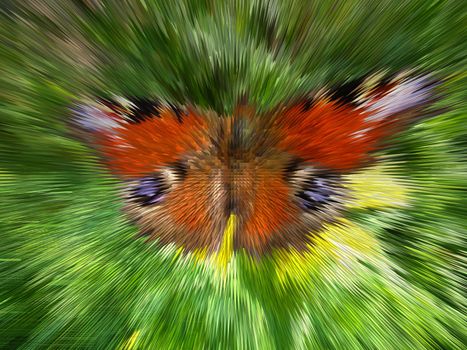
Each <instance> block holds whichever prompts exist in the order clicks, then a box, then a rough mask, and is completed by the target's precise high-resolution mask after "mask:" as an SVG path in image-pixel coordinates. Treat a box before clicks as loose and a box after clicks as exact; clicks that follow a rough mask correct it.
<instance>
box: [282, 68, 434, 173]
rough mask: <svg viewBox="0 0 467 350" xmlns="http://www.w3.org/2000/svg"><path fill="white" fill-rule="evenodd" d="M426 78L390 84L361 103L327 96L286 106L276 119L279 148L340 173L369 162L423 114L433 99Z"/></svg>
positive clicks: (375, 91) (430, 85) (372, 93)
mask: <svg viewBox="0 0 467 350" xmlns="http://www.w3.org/2000/svg"><path fill="white" fill-rule="evenodd" d="M431 88H432V83H430V82H429V81H428V79H426V78H425V77H420V78H414V79H411V80H406V81H400V82H397V83H394V82H392V83H390V84H388V85H387V86H383V87H379V88H378V89H376V90H374V91H373V92H371V93H370V94H368V96H367V97H366V98H365V99H364V101H362V103H361V104H360V105H358V106H355V105H353V104H342V103H339V102H338V101H333V100H331V99H325V98H323V99H322V100H318V101H316V102H315V103H314V104H313V105H312V106H311V107H309V108H306V107H307V106H306V103H301V104H298V105H296V106H293V107H291V108H288V109H286V110H285V111H284V112H283V113H282V115H281V116H280V117H279V118H278V119H277V120H276V126H277V127H278V129H279V130H280V136H279V137H280V141H279V148H281V149H284V150H286V151H287V152H289V153H291V154H293V155H295V156H297V157H300V158H301V159H303V160H304V161H307V162H311V163H314V164H317V165H318V166H320V167H323V168H327V169H333V170H336V171H348V170H352V169H355V168H357V167H359V166H362V165H364V164H365V163H366V162H368V161H369V160H370V157H371V156H370V154H371V152H373V151H375V150H377V149H378V148H379V147H381V145H382V142H383V141H384V140H385V139H387V138H388V137H390V136H391V135H393V134H394V133H396V132H398V131H400V130H401V128H403V127H404V126H406V125H408V124H409V123H410V122H411V121H412V120H413V119H415V118H417V117H419V116H420V112H421V111H422V109H423V107H424V106H425V105H426V104H428V103H429V102H430V101H431V100H432V96H431V95H432V94H431V90H432V89H431Z"/></svg>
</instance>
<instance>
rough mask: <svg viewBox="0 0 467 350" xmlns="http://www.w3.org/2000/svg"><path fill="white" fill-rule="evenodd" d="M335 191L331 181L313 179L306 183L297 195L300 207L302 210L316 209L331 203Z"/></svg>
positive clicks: (322, 178)
mask: <svg viewBox="0 0 467 350" xmlns="http://www.w3.org/2000/svg"><path fill="white" fill-rule="evenodd" d="M334 194H335V190H334V188H333V186H332V183H331V180H329V179H327V178H324V177H315V178H313V179H311V180H310V181H307V183H306V185H305V188H304V189H303V190H302V191H301V192H299V193H298V194H297V197H298V198H299V201H300V205H301V206H302V207H303V208H304V209H318V208H319V207H321V206H323V205H324V204H327V203H329V202H332V201H333V195H334Z"/></svg>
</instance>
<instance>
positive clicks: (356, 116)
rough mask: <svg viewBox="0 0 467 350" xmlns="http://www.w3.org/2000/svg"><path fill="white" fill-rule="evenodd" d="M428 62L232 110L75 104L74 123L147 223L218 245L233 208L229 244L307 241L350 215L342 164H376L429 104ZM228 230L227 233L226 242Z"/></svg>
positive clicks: (157, 232)
mask: <svg viewBox="0 0 467 350" xmlns="http://www.w3.org/2000/svg"><path fill="white" fill-rule="evenodd" d="M437 84H438V83H437V81H436V80H435V79H434V78H433V77H431V76H430V75H428V74H414V73H412V74H411V73H407V72H401V73H399V74H396V75H393V76H386V75H381V74H379V75H368V76H366V77H363V78H362V79H359V80H357V81H351V82H347V83H344V84H342V85H340V86H337V87H334V88H323V89H320V90H318V91H316V92H313V93H310V94H309V95H307V96H305V97H302V98H297V99H295V100H294V101H287V102H284V103H282V104H280V105H278V106H274V107H272V108H270V109H269V110H268V111H266V112H264V111H261V112H259V111H257V110H256V109H255V107H254V106H251V105H248V104H247V103H239V104H238V106H237V107H236V108H235V110H234V111H233V112H232V113H231V114H230V115H218V114H216V113H215V112H214V111H211V110H203V109H201V108H198V107H197V106H194V105H190V104H186V105H183V106H176V105H175V104H173V103H170V102H167V101H162V100H160V99H157V98H148V97H144V98H141V97H139V98H132V97H128V98H124V97H115V98H113V99H104V98H97V99H95V100H91V101H88V102H80V103H78V104H77V105H76V106H75V107H74V117H73V123H74V127H75V129H76V130H79V133H80V135H82V136H83V137H84V139H85V140H86V142H88V143H89V144H91V145H92V146H93V147H94V148H95V149H96V150H97V152H98V154H99V155H100V157H101V159H102V162H103V163H104V164H105V165H106V167H107V168H108V169H109V171H110V172H111V173H112V174H113V175H114V176H116V177H117V178H118V179H119V180H120V183H121V195H122V199H123V200H124V202H125V207H124V208H125V209H124V210H125V212H126V214H127V216H128V217H129V218H130V219H131V220H132V221H133V222H135V223H136V225H137V226H138V227H139V230H140V232H141V235H145V236H148V237H149V239H157V240H158V241H159V242H160V243H162V244H171V243H174V244H175V245H176V246H178V247H182V248H183V249H186V250H188V251H193V250H204V251H208V252H217V251H219V250H220V249H221V246H222V245H223V244H224V243H225V240H226V232H227V227H228V226H229V222H231V221H229V218H232V217H234V218H235V223H234V224H233V225H234V227H232V235H230V236H229V238H228V240H231V246H232V249H233V251H238V250H245V251H246V252H248V253H249V254H251V255H257V256H258V255H259V256H260V255H263V254H267V253H268V252H271V251H273V250H275V249H278V248H285V249H296V250H298V251H303V250H306V249H308V247H309V246H310V244H311V245H312V244H313V241H314V239H315V238H316V237H317V236H319V232H320V230H321V229H322V227H323V225H326V224H329V223H333V222H336V220H339V219H341V218H344V217H345V215H346V208H347V207H348V203H350V202H351V201H352V200H353V198H354V197H355V193H353V192H352V191H351V190H349V188H348V186H347V185H346V181H347V180H346V178H347V177H346V176H347V175H348V174H352V173H355V172H357V171H359V170H361V169H363V168H368V167H373V166H375V164H378V161H379V160H378V156H377V155H378V152H380V151H381V150H382V149H383V148H385V147H387V146H388V145H390V142H391V139H392V138H393V137H394V136H395V135H396V134H397V133H399V132H401V131H403V130H405V129H407V128H409V127H410V126H411V125H413V124H414V123H416V122H417V121H419V120H420V119H421V118H424V117H427V116H429V115H430V106H432V105H433V103H434V101H435V100H436V96H437V92H436V86H437ZM223 242H224V243H223Z"/></svg>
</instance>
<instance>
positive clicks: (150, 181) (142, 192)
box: [132, 176, 167, 205]
mask: <svg viewBox="0 0 467 350" xmlns="http://www.w3.org/2000/svg"><path fill="white" fill-rule="evenodd" d="M166 191H167V186H166V185H165V184H164V183H163V181H162V179H161V178H159V177H156V176H147V177H143V178H142V179H140V180H139V183H138V185H137V186H136V187H135V188H134V189H133V191H132V197H134V198H135V199H136V200H137V201H138V202H140V203H141V204H142V205H151V204H157V203H160V202H161V201H162V199H163V198H164V195H165V193H166Z"/></svg>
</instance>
